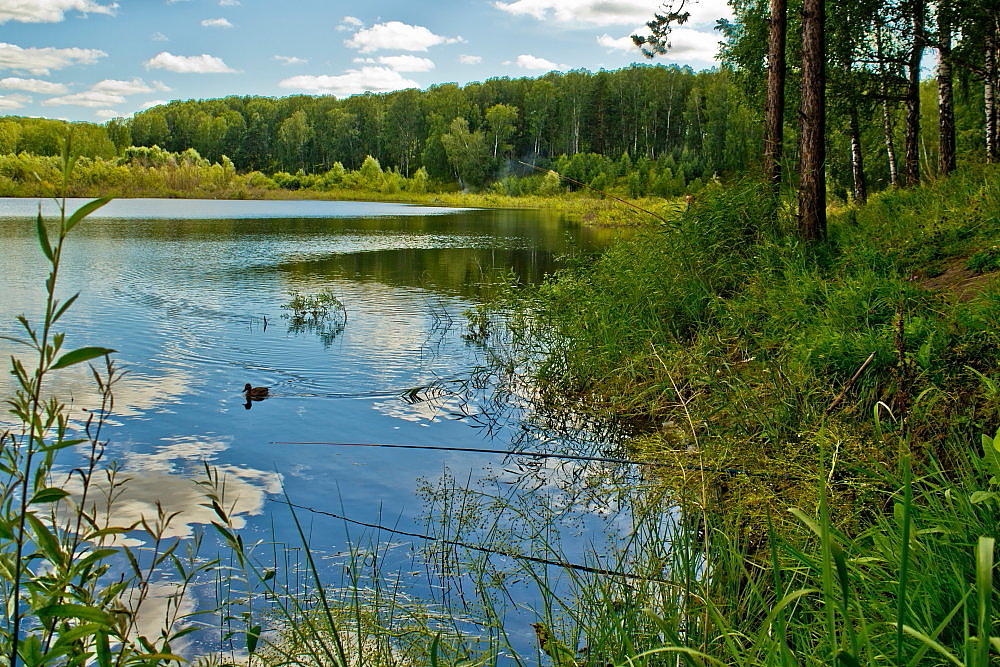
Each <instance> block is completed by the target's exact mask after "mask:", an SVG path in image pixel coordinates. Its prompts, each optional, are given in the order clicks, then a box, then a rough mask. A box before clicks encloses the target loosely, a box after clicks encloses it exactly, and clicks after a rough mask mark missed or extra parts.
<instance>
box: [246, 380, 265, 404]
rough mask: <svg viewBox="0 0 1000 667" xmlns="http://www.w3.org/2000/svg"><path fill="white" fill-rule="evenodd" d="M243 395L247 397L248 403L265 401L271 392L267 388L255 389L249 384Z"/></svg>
mask: <svg viewBox="0 0 1000 667" xmlns="http://www.w3.org/2000/svg"><path fill="white" fill-rule="evenodd" d="M243 393H244V394H246V396H247V402H248V403H249V402H250V401H263V400H264V399H265V398H267V396H268V394H269V393H270V390H269V389H268V388H267V387H254V386H253V385H251V384H250V383H249V382H247V383H246V385H245V386H244V387H243Z"/></svg>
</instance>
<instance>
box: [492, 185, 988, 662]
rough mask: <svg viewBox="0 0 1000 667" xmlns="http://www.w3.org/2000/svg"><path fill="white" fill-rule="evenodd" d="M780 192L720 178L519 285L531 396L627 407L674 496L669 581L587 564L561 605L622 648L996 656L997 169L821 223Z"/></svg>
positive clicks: (636, 651) (615, 413)
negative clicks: (586, 576)
mask: <svg viewBox="0 0 1000 667" xmlns="http://www.w3.org/2000/svg"><path fill="white" fill-rule="evenodd" d="M788 206H789V202H780V203H778V204H777V205H775V203H774V201H773V200H772V198H771V197H770V195H769V194H768V192H767V191H766V190H765V189H764V188H763V187H762V186H759V185H756V184H747V185H744V186H742V187H733V188H729V189H726V190H724V191H720V192H717V193H715V194H713V195H712V196H710V197H706V198H704V199H703V200H702V201H700V202H699V203H697V204H696V205H695V206H694V207H693V208H692V209H691V211H690V212H688V213H687V214H685V215H684V216H682V217H681V218H680V219H679V220H678V222H677V223H676V225H673V226H668V227H665V228H662V229H656V230H648V231H646V232H644V233H641V234H639V235H637V236H635V237H631V238H629V239H627V240H624V241H622V242H620V243H619V245H617V246H616V247H614V248H612V249H611V250H610V251H609V252H607V253H605V254H604V255H603V256H601V257H600V258H599V259H598V260H597V261H596V262H595V263H593V264H582V265H581V266H579V267H574V268H570V269H567V270H565V271H563V272H562V273H560V274H558V275H557V276H555V277H553V278H552V279H551V280H550V281H549V282H548V283H546V284H545V285H543V286H542V287H541V288H538V289H532V290H516V291H515V293H514V294H513V295H512V296H511V300H510V301H508V302H505V304H504V306H505V307H508V308H507V309H506V312H505V316H513V317H514V321H515V323H516V324H517V326H518V327H519V328H520V330H521V332H522V335H521V339H520V342H521V349H522V351H526V352H527V353H528V356H530V358H531V359H533V360H537V359H538V358H539V354H540V358H541V362H537V361H532V362H531V364H530V368H532V369H533V373H534V375H535V378H536V380H537V381H538V382H539V383H540V385H541V386H542V388H543V398H542V402H543V404H545V405H547V406H548V408H549V409H553V410H556V411H558V410H564V409H567V408H569V409H572V410H574V411H576V412H585V413H589V414H592V415H594V416H596V417H599V418H609V417H610V418H613V419H617V420H619V421H622V422H624V423H625V424H627V425H628V426H629V427H630V428H631V429H632V432H633V433H634V434H635V437H634V438H633V439H632V441H631V443H630V445H629V449H630V452H629V454H630V455H632V456H639V457H641V458H643V459H645V460H648V461H655V462H660V463H668V464H674V467H667V468H663V469H660V470H658V471H657V472H655V473H650V478H651V480H652V481H654V482H655V483H656V485H657V486H658V488H659V489H661V493H663V494H664V496H665V497H666V498H668V499H669V501H670V502H674V503H676V504H678V505H679V506H680V507H681V508H682V509H683V512H684V520H683V521H682V522H681V524H680V525H679V526H678V527H677V528H676V530H675V531H673V532H672V534H671V535H670V536H669V538H668V539H669V540H670V544H671V547H670V549H669V555H668V556H667V557H666V559H667V565H666V566H665V567H664V568H663V571H664V572H669V573H670V576H669V577H668V578H669V579H670V584H666V585H659V584H652V583H650V584H648V585H647V586H646V587H635V586H625V584H624V583H623V584H622V587H621V588H615V587H613V586H611V585H610V584H608V585H606V584H602V583H600V582H597V581H592V582H588V583H586V584H583V585H581V586H580V588H579V593H580V597H579V600H588V602H587V603H586V604H582V603H581V604H578V606H576V607H575V608H574V609H572V610H568V611H567V613H568V614H569V615H570V616H571V617H572V618H574V622H573V623H570V624H569V626H570V627H572V628H573V629H574V631H575V632H576V633H577V637H579V638H581V639H582V638H583V637H586V639H587V640H589V641H590V644H591V651H592V653H593V651H594V646H595V644H596V640H595V637H603V638H604V643H603V644H602V646H603V649H604V650H605V651H606V652H605V653H604V654H603V655H604V656H605V658H606V659H607V660H608V661H609V662H613V663H614V664H621V663H622V662H625V661H628V660H629V659H633V660H634V659H635V658H636V656H640V655H642V654H643V653H644V652H646V651H650V652H652V654H646V658H645V659H647V660H663V659H665V658H667V657H668V656H670V660H671V661H673V660H679V661H682V662H687V663H688V664H740V665H758V664H761V665H763V664H766V665H776V664H782V665H784V664H830V663H834V662H836V663H837V664H880V663H884V664H898V665H902V664H967V665H986V664H990V660H991V659H995V656H996V655H997V653H996V651H997V648H998V646H1000V643H998V640H997V638H995V637H994V636H993V633H994V627H995V624H996V623H997V622H998V621H1000V614H998V613H997V612H996V611H995V609H997V606H996V604H997V603H998V602H1000V600H998V599H997V586H996V568H995V564H994V547H995V541H996V539H997V538H1000V528H998V526H997V524H996V522H995V520H994V519H995V516H996V510H997V505H996V503H997V500H998V498H1000V495H998V493H997V491H998V489H997V485H998V483H1000V476H998V473H1000V463H998V462H1000V454H998V452H1000V441H998V440H997V439H994V438H993V437H991V436H992V434H994V433H996V432H997V427H998V424H1000V413H998V408H1000V389H998V387H1000V382H998V376H1000V372H998V361H1000V333H998V332H1000V326H998V325H1000V280H998V277H1000V273H997V269H1000V262H998V257H1000V251H998V250H997V247H998V245H1000V170H998V169H997V168H996V167H989V168H975V169H969V170H966V171H964V172H962V173H960V174H958V175H956V176H954V177H952V178H949V179H947V180H941V181H937V182H934V183H931V184H929V185H926V186H924V187H922V188H917V189H913V190H890V191H886V192H883V193H880V194H879V195H877V196H875V197H873V198H872V200H871V201H870V202H869V203H868V204H867V205H865V206H861V207H851V208H845V209H843V210H840V211H838V212H837V213H836V214H835V215H834V216H833V219H832V233H831V238H830V240H829V241H828V242H827V243H825V244H823V245H822V246H818V247H810V246H804V245H802V244H800V243H799V242H798V241H796V240H794V239H795V235H794V234H792V233H790V232H791V230H792V229H793V225H794V220H793V219H792V218H791V216H790V215H789V213H788V212H787V211H788ZM505 361H506V363H507V364H508V365H509V367H513V366H514V365H517V364H519V363H520V364H524V363H527V362H525V361H524V360H523V359H519V358H518V357H517V356H516V354H515V355H513V356H507V357H506V358H505ZM983 434H987V435H983ZM790 508H791V511H790ZM671 587H673V588H672V590H673V592H670V590H671ZM623 597H624V599H625V600H626V601H627V606H630V607H631V609H632V611H625V612H622V611H621V609H622V602H621V600H622V599H623ZM567 641H568V642H569V644H570V645H572V643H573V642H572V641H571V640H567ZM652 655H658V656H659V657H658V658H652V657H651V656H652ZM991 655H992V656H994V657H993V658H991V657H990V656H991ZM602 659H603V658H602ZM594 664H598V663H594Z"/></svg>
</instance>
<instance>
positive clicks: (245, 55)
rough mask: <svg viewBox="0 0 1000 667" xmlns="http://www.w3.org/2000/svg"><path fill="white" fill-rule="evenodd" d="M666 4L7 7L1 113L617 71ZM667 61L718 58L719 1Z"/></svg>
mask: <svg viewBox="0 0 1000 667" xmlns="http://www.w3.org/2000/svg"><path fill="white" fill-rule="evenodd" d="M659 5H660V0H461V1H459V0H424V1H423V2H419V1H418V2H414V1H412V0H369V1H368V2H336V1H330V0H294V1H291V0H285V1H284V2H278V1H277V0H117V2H115V1H113V0H0V114H18V115H29V116H47V117H53V118H66V119H70V120H90V121H103V120H106V119H108V118H111V117H115V116H128V115H130V114H132V113H135V112H136V111H138V110H140V109H143V108H146V107H148V106H151V105H153V104H155V103H159V102H162V101H166V100H172V99H190V98H208V97H223V96H226V95H269V96H282V95H291V94H300V93H312V94H332V95H337V96H338V97H343V96H346V95H351V94H356V93H359V92H363V91H365V90H371V91H374V92H384V91H387V90H395V89H400V88H409V87H421V88H423V87H426V86H429V85H431V84H434V83H441V82H448V81H456V82H459V83H465V82H468V81H477V80H483V79H487V78H489V77H493V76H512V77H513V76H537V75H540V74H544V73H545V72H547V71H550V70H553V69H556V70H566V69H574V68H579V67H584V68H588V69H592V70H596V69H600V68H602V67H604V68H617V67H621V66H624V65H627V64H629V63H631V62H636V61H642V60H643V58H642V56H641V55H640V54H638V53H637V52H636V51H635V49H634V48H632V47H631V46H630V42H629V40H628V39H627V37H628V35H630V34H632V33H634V32H636V31H638V30H640V29H641V27H642V25H643V22H644V21H645V20H646V19H648V17H650V16H651V15H652V13H653V12H654V11H655V10H656V9H657V7H658V6H659ZM689 5H690V9H691V11H692V21H691V22H690V23H689V24H688V25H687V26H685V27H683V28H681V29H679V30H677V31H675V34H674V38H673V42H674V47H675V49H674V51H673V52H672V53H671V55H670V56H668V57H666V58H664V59H663V61H664V62H677V63H681V64H687V65H691V66H693V67H695V68H696V69H700V68H704V67H710V66H712V65H713V64H714V61H713V56H714V54H715V52H716V49H717V42H718V35H717V33H715V32H714V31H713V30H712V26H713V25H714V23H715V21H716V19H718V18H720V17H722V16H728V11H727V8H726V5H725V2H724V0H700V1H699V2H696V3H694V4H693V5H692V4H690V3H689Z"/></svg>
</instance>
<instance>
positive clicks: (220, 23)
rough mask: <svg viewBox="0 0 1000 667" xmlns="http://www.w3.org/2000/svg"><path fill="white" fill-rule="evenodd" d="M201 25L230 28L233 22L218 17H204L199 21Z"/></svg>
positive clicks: (204, 26)
mask: <svg viewBox="0 0 1000 667" xmlns="http://www.w3.org/2000/svg"><path fill="white" fill-rule="evenodd" d="M201 27H203V28H232V27H233V24H232V23H230V22H229V19H224V18H219V19H205V20H204V21H202V22H201Z"/></svg>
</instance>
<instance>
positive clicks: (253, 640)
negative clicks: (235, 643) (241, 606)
mask: <svg viewBox="0 0 1000 667" xmlns="http://www.w3.org/2000/svg"><path fill="white" fill-rule="evenodd" d="M260 632H261V627H260V626H259V625H255V626H253V627H251V628H250V629H249V630H247V653H249V654H250V655H253V654H254V652H256V651H257V642H259V641H260Z"/></svg>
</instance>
